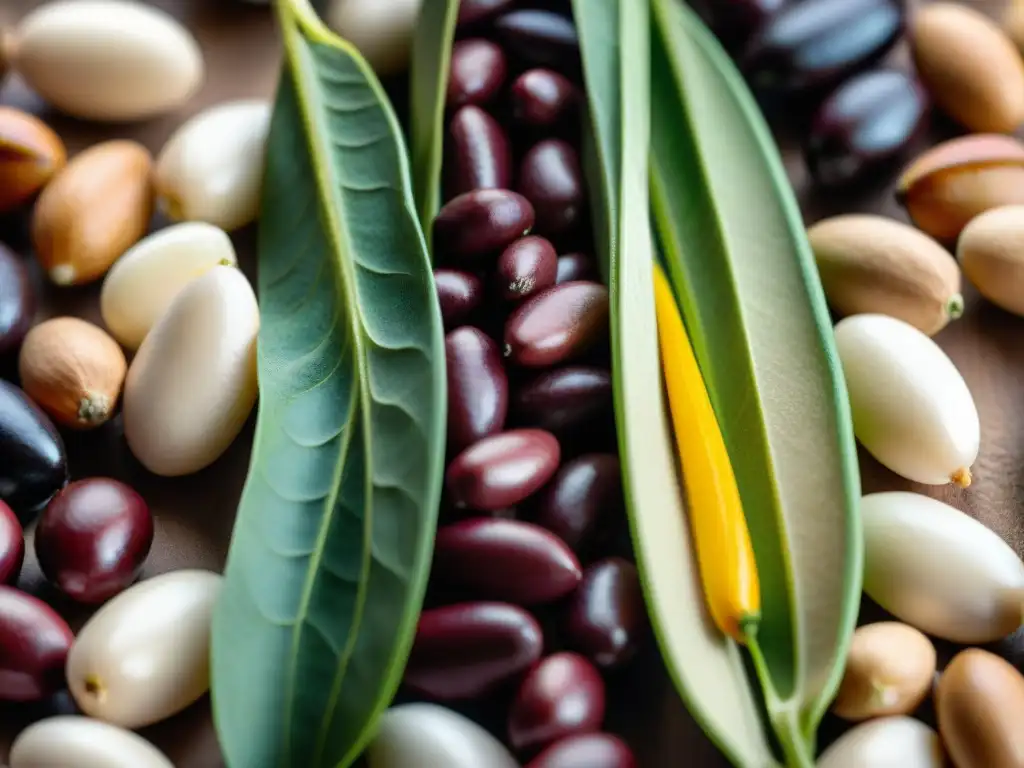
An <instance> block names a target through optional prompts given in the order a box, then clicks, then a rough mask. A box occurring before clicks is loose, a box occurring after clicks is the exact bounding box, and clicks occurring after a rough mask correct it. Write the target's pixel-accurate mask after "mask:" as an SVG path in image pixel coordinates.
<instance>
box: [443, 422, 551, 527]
mask: <svg viewBox="0 0 1024 768" xmlns="http://www.w3.org/2000/svg"><path fill="white" fill-rule="evenodd" d="M560 458H561V449H560V447H559V445H558V440H556V439H555V437H554V436H553V435H551V434H550V433H549V432H545V431H543V430H540V429H514V430H510V431H508V432H502V433H500V434H497V435H492V436H490V437H485V438H484V439H483V440H480V441H479V442H476V443H474V444H473V445H471V446H469V447H468V448H467V449H466V450H464V451H463V452H462V453H460V454H459V455H458V456H456V457H455V458H454V459H453V460H452V462H451V464H449V465H448V471H447V472H446V473H445V484H446V487H447V490H448V494H449V496H450V498H451V500H452V502H453V503H454V504H455V506H456V507H470V508H472V509H479V510H484V511H492V510H498V509H503V508H505V507H511V506H514V505H515V504H518V503H519V502H521V501H522V500H523V499H525V498H527V497H528V496H530V495H531V494H533V493H534V492H536V491H537V490H538V489H540V488H541V486H543V485H544V484H545V483H546V482H547V481H548V480H550V479H551V476H552V475H554V474H555V471H556V470H557V469H558V462H559V460H560Z"/></svg>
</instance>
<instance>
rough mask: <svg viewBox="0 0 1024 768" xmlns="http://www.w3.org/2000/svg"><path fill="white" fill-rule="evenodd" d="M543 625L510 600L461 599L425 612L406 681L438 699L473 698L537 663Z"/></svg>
mask: <svg viewBox="0 0 1024 768" xmlns="http://www.w3.org/2000/svg"><path fill="white" fill-rule="evenodd" d="M543 649H544V634H543V632H542V631H541V628H540V624H538V623H537V620H536V619H534V618H533V616H531V615H530V614H529V613H527V612H526V611H525V610H523V609H522V608H518V607H516V606H514V605H508V604H507V603H496V602H478V603H457V604H455V605H446V606H442V607H440V608H429V609H427V610H425V611H423V613H422V614H420V621H419V625H418V626H417V628H416V639H415V641H414V643H413V648H412V653H411V654H410V656H409V663H408V664H407V665H406V668H405V683H406V685H407V686H409V687H410V688H411V689H413V690H415V691H417V692H419V693H420V694H422V695H425V696H428V697H429V698H432V699H436V700H438V701H455V700H459V699H472V698H476V697H478V696H482V695H484V694H485V693H488V692H490V691H492V690H494V689H495V688H497V687H498V686H500V685H501V684H502V683H504V682H505V681H507V680H508V679H509V678H511V677H513V676H515V675H518V674H520V673H522V672H525V671H526V670H527V669H529V668H530V667H531V666H533V665H534V664H535V663H536V662H537V660H538V659H540V655H541V653H542V651H543Z"/></svg>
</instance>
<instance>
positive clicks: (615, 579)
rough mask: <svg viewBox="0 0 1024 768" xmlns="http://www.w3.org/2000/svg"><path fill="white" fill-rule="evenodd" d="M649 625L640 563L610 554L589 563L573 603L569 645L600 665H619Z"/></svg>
mask: <svg viewBox="0 0 1024 768" xmlns="http://www.w3.org/2000/svg"><path fill="white" fill-rule="evenodd" d="M646 628H647V614H646V612H645V609H644V595H643V591H642V590H641V588H640V578H639V576H638V575H637V571H636V566H635V565H633V564H632V563H630V562H629V561H627V560H623V559H622V558H621V557H609V558H607V559H605V560H601V561H599V562H596V563H594V564H593V565H591V566H590V567H588V568H587V570H586V571H585V572H584V574H583V582H582V583H581V584H580V587H579V589H578V590H576V592H575V594H573V596H572V601H571V603H570V605H569V615H568V621H567V623H566V637H567V639H568V642H569V645H570V646H571V647H572V648H574V649H575V650H577V651H579V652H580V653H582V654H583V655H585V656H586V657H587V658H589V659H590V660H591V661H593V662H594V663H595V664H597V665H598V666H599V667H615V666H619V665H620V664H622V663H623V662H625V661H628V660H629V659H631V658H632V657H633V656H634V654H635V653H636V650H637V646H638V645H639V642H640V638H641V636H642V634H643V633H644V631H645V630H646Z"/></svg>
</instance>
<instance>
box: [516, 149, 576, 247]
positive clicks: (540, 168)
mask: <svg viewBox="0 0 1024 768" xmlns="http://www.w3.org/2000/svg"><path fill="white" fill-rule="evenodd" d="M518 189H519V191H520V192H521V193H522V194H523V196H524V197H525V198H526V199H527V200H529V201H530V202H531V203H532V204H533V209H534V210H535V211H536V212H537V232H538V233H540V234H542V235H562V234H565V233H566V232H568V231H570V230H571V229H572V228H573V227H575V226H576V225H577V224H579V222H580V220H581V218H582V216H583V209H584V205H585V204H586V191H585V185H584V181H583V170H582V168H581V167H580V159H579V155H578V154H577V153H576V150H575V149H574V148H573V146H572V145H571V144H569V142H567V141H563V140H562V139H544V140H543V141H539V142H537V143H536V144H534V145H533V146H532V147H531V148H530V149H529V150H528V151H527V153H526V154H525V155H524V156H523V161H522V163H521V164H520V166H519V184H518Z"/></svg>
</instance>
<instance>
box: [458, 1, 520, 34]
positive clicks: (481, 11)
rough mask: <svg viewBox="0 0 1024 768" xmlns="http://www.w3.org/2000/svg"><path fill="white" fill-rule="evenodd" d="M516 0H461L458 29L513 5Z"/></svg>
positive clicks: (483, 19)
mask: <svg viewBox="0 0 1024 768" xmlns="http://www.w3.org/2000/svg"><path fill="white" fill-rule="evenodd" d="M515 3H516V0H462V2H460V3H459V18H458V19H457V21H456V24H457V27H458V29H460V30H461V29H462V28H464V27H468V26H470V25H472V24H476V23H477V22H480V21H485V20H486V19H489V18H491V17H493V16H496V15H497V14H499V13H502V12H503V11H507V10H509V9H510V8H511V7H512V6H513V5H515Z"/></svg>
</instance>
